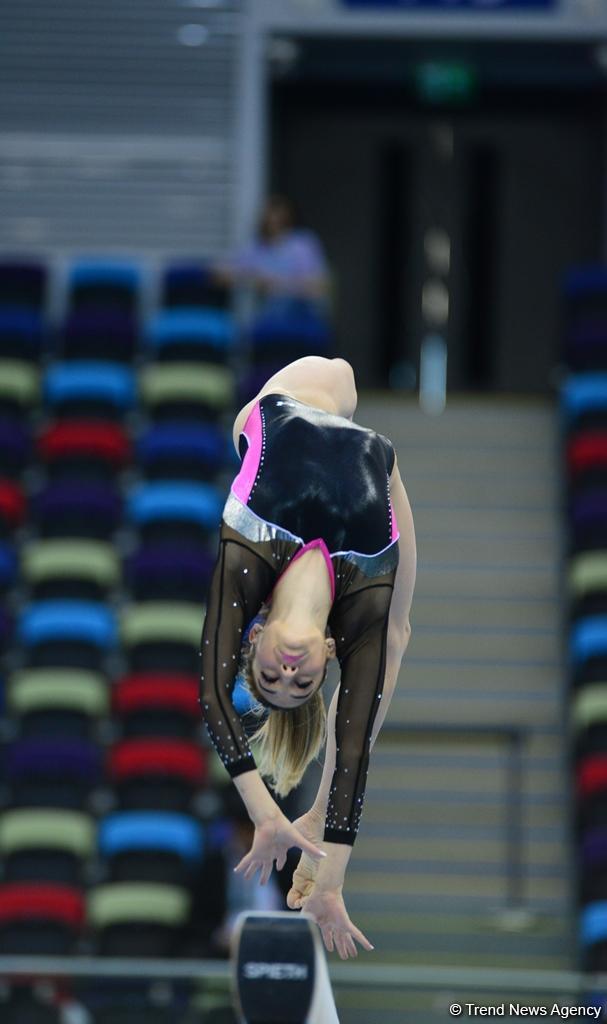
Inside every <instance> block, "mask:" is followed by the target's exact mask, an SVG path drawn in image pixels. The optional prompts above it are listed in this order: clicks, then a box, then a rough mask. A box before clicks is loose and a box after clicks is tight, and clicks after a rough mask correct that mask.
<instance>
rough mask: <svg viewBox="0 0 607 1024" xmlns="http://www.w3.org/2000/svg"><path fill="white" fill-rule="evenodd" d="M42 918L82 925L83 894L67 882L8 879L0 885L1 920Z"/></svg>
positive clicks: (74, 926) (76, 925) (75, 925)
mask: <svg viewBox="0 0 607 1024" xmlns="http://www.w3.org/2000/svg"><path fill="white" fill-rule="evenodd" d="M31 918H45V919H47V920H48V919H53V920H55V921H60V922H61V923H63V924H67V925H70V926H71V927H73V928H81V927H82V925H83V923H84V918H85V901H84V895H83V893H82V892H80V891H79V890H78V889H72V888H70V887H69V886H67V885H53V884H52V883H46V882H45V883H36V882H27V883H23V882H7V883H6V884H4V885H0V923H2V924H6V923H8V922H11V921H16V920H21V921H23V920H27V919H31Z"/></svg>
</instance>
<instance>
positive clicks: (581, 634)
mask: <svg viewBox="0 0 607 1024" xmlns="http://www.w3.org/2000/svg"><path fill="white" fill-rule="evenodd" d="M569 650H570V654H571V659H572V661H573V663H577V662H580V661H586V660H587V659H588V658H593V657H601V656H602V655H607V615H592V616H589V617H588V618H584V619H580V620H579V621H578V622H576V623H575V625H574V626H573V627H572V628H571V631H570V634H569Z"/></svg>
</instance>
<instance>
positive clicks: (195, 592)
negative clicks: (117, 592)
mask: <svg viewBox="0 0 607 1024" xmlns="http://www.w3.org/2000/svg"><path fill="white" fill-rule="evenodd" d="M214 565H215V557H214V556H213V555H212V554H211V553H210V552H209V551H208V550H206V548H204V547H202V546H201V545H200V544H185V543H183V542H182V543H179V542H177V541H173V542H168V541H167V542H164V543H160V542H158V543H156V544H148V545H143V546H142V547H140V548H138V549H137V550H136V551H134V552H133V554H132V555H128V556H127V557H126V559H125V563H124V574H125V581H126V583H127V585H128V587H129V592H130V594H131V597H132V598H133V600H135V601H142V600H164V601H169V600H176V601H195V602H199V603H202V602H203V601H204V599H205V597H206V594H207V591H208V587H209V584H210V580H211V575H212V572H213V568H214Z"/></svg>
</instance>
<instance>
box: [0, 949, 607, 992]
mask: <svg viewBox="0 0 607 1024" xmlns="http://www.w3.org/2000/svg"><path fill="white" fill-rule="evenodd" d="M329 972H330V976H331V982H332V983H333V984H335V985H336V986H339V985H344V986H350V987H353V988H368V987H369V986H373V987H376V988H382V989H386V988H392V989H402V988H419V987H420V986H422V987H426V986H427V987H428V988H431V989H432V991H436V990H437V989H446V990H449V989H460V990H468V991H469V992H470V993H471V994H474V993H477V992H479V991H481V990H482V991H485V992H489V991H492V990H502V991H503V990H511V991H512V992H513V993H521V994H522V993H523V992H551V993H569V994H571V995H576V996H579V995H580V994H581V993H589V992H594V991H597V992H603V993H604V992H605V991H606V990H607V974H583V973H580V972H577V971H557V970H527V969H524V968H510V967H457V966H454V967H443V966H439V965H434V964H432V965H429V966H426V967H425V966H423V965H415V964H413V965H411V964H375V965H373V964H359V963H353V964H351V965H348V964H345V963H332V964H330V965H329ZM232 974H233V965H232V964H231V962H228V961H226V960H203V959H200V960H199V959H197V960H161V959H148V958H145V957H141V958H138V959H137V961H136V962H133V961H130V962H129V961H128V960H124V959H122V958H121V959H118V958H112V957H99V958H97V957H92V956H74V957H70V956H55V957H52V956H29V955H23V956H21V955H19V956H0V977H2V978H4V979H6V977H7V975H12V976H26V977H30V978H31V976H36V978H39V977H41V976H44V977H63V978H65V977H66V976H68V977H69V976H72V977H85V978H86V977H98V978H139V979H148V978H149V979H150V980H158V979H163V980H173V981H179V980H191V981H200V980H209V981H229V980H230V978H231V977H232Z"/></svg>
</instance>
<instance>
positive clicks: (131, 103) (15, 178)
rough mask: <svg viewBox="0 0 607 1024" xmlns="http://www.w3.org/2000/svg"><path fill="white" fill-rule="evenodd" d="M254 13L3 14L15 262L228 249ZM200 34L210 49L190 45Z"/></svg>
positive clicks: (185, 1)
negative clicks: (244, 42) (31, 251)
mask: <svg viewBox="0 0 607 1024" xmlns="http://www.w3.org/2000/svg"><path fill="white" fill-rule="evenodd" d="M241 6H242V0H228V2H223V0H215V3H213V0H206V2H201V0H105V2H104V3H103V4H99V3H97V2H96V0H56V2H55V4H54V5H52V6H49V4H48V2H47V0H20V3H19V4H16V3H8V4H4V5H1V9H0V215H1V217H2V223H3V237H2V240H1V242H0V245H1V246H2V248H3V249H4V250H7V249H10V248H11V247H23V246H32V247H36V246H39V247H41V248H44V249H46V248H52V247H57V248H60V249H70V248H71V247H76V248H79V247H86V248H88V249H90V250H95V249H96V248H128V249H137V248H139V249H142V250H147V251H150V250H154V251H161V250H164V249H166V250H168V249H170V250H173V251H183V252H198V253H209V254H212V253H218V252H223V251H225V249H226V247H227V246H228V244H229V237H230V226H231V221H232V218H233V213H232V211H233V206H234V188H235V177H236V175H235V169H234V146H233V136H234V131H235V125H236V109H235V104H236V80H237V72H238V67H237V60H238V47H239V39H240V34H241V32H242V31H243V18H244V15H243V13H242V10H241ZM188 25H190V26H192V25H193V26H198V27H199V31H201V32H202V34H203V36H204V42H203V43H202V45H200V46H186V45H183V42H180V32H181V33H183V30H184V26H188Z"/></svg>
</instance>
